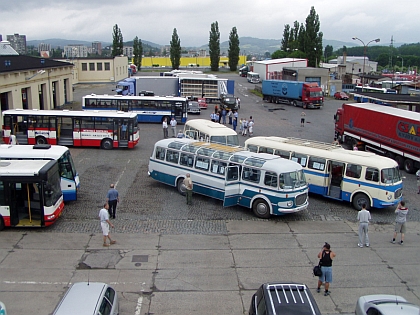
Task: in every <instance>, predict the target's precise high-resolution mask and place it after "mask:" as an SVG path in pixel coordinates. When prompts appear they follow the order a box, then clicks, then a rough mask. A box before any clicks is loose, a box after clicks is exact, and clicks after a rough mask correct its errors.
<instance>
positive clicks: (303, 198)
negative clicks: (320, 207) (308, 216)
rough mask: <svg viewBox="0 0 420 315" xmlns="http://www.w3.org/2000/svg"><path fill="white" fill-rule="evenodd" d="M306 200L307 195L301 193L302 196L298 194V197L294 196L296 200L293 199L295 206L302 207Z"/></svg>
mask: <svg viewBox="0 0 420 315" xmlns="http://www.w3.org/2000/svg"><path fill="white" fill-rule="evenodd" d="M307 199H308V193H303V194H300V195H298V196H296V198H295V200H296V201H295V204H296V206H301V205H304V204H305V203H306V200H307Z"/></svg>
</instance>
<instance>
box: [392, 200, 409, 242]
mask: <svg viewBox="0 0 420 315" xmlns="http://www.w3.org/2000/svg"><path fill="white" fill-rule="evenodd" d="M395 213H396V214H397V217H396V218H395V232H394V237H393V238H392V241H391V243H392V244H395V238H396V237H397V234H398V233H401V242H400V245H403V244H404V233H405V230H406V227H405V223H406V222H407V213H408V208H406V207H405V202H404V201H401V202H400V203H399V204H398V206H397V209H395Z"/></svg>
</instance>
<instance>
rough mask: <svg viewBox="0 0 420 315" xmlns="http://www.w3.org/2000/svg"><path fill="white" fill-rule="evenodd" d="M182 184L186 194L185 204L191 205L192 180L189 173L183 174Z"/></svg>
mask: <svg viewBox="0 0 420 315" xmlns="http://www.w3.org/2000/svg"><path fill="white" fill-rule="evenodd" d="M185 176H186V177H185V179H184V186H185V195H186V196H187V205H192V189H193V182H192V180H191V177H190V173H187V174H186V175H185Z"/></svg>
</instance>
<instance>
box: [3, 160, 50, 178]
mask: <svg viewBox="0 0 420 315" xmlns="http://www.w3.org/2000/svg"><path fill="white" fill-rule="evenodd" d="M48 163H56V162H55V161H51V160H7V161H0V176H1V177H8V176H28V177H36V176H38V175H39V172H40V170H41V169H42V168H43V167H45V166H46V165H47V164H48Z"/></svg>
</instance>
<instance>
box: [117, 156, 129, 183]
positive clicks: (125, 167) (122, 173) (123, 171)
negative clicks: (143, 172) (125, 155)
mask: <svg viewBox="0 0 420 315" xmlns="http://www.w3.org/2000/svg"><path fill="white" fill-rule="evenodd" d="M129 163H130V160H128V161H127V164H129ZM126 169H127V165H126V166H124V169H123V170H122V172H121V174H120V176H119V177H118V179H117V181H116V182H115V186H114V187H115V188H116V187H117V185H118V182H119V181H120V179H121V177H122V176H123V175H124V173H125V171H126Z"/></svg>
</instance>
